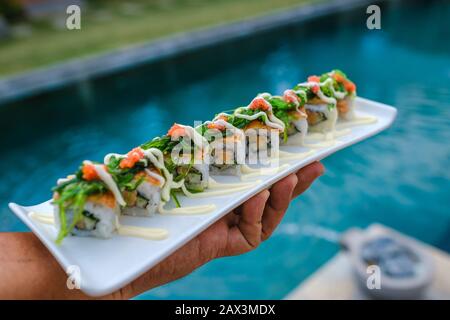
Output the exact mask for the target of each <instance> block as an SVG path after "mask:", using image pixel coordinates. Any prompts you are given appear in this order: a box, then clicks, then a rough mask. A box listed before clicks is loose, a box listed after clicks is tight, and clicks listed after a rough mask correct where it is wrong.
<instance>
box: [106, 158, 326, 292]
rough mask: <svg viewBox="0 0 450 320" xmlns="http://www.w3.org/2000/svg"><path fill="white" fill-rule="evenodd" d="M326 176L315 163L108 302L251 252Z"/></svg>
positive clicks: (256, 198)
mask: <svg viewBox="0 0 450 320" xmlns="http://www.w3.org/2000/svg"><path fill="white" fill-rule="evenodd" d="M323 172H324V167H323V165H322V164H321V163H320V162H314V163H312V164H310V165H308V166H306V167H304V168H302V169H301V170H299V171H298V172H297V173H295V174H291V175H289V176H287V177H286V178H284V179H283V180H281V181H279V182H277V183H275V184H274V185H273V186H272V187H271V188H270V189H269V190H264V191H262V192H260V193H259V194H257V195H255V196H254V197H253V198H251V199H249V200H248V201H246V202H245V203H244V204H242V205H241V206H240V207H238V208H236V209H235V210H233V211H232V212H230V213H229V214H227V215H226V216H225V217H223V218H222V219H220V220H219V221H217V222H215V223H214V224H213V225H212V226H210V227H209V228H208V229H206V230H205V231H204V232H202V233H201V234H199V235H198V236H197V237H196V238H194V239H193V240H191V241H190V242H188V243H187V244H186V245H185V246H183V247H182V248H180V249H179V250H178V251H176V252H175V253H173V254H172V255H171V256H169V257H168V258H167V259H165V260H164V261H162V262H161V263H159V264H158V265H157V266H155V267H154V268H153V269H151V270H150V271H148V272H147V273H145V274H143V275H142V276H141V277H139V278H138V279H136V280H134V281H133V282H132V283H130V284H129V285H127V286H126V287H124V288H122V289H121V290H119V291H117V292H115V293H113V294H112V295H110V296H107V297H106V298H118V299H125V298H131V297H134V296H136V295H138V294H140V293H142V292H144V291H147V290H149V289H151V288H154V287H156V286H160V285H162V284H165V283H167V282H170V281H174V280H176V279H178V278H181V277H183V276H185V275H187V274H189V273H191V272H192V271H194V270H195V269H197V268H198V267H200V266H201V265H203V264H205V263H207V262H208V261H210V260H213V259H216V258H220V257H226V256H233V255H239V254H243V253H246V252H249V251H251V250H253V249H255V248H257V247H258V246H259V244H260V243H261V242H262V241H264V240H267V239H268V238H269V237H270V236H271V235H272V233H273V232H274V230H275V229H276V227H277V226H278V225H279V223H280V222H281V220H282V218H283V216H284V214H285V213H286V210H287V208H288V206H289V204H290V202H291V200H292V199H293V198H295V197H297V196H299V195H300V194H302V193H303V192H304V191H305V190H306V189H308V188H309V186H310V185H311V184H312V183H313V182H314V180H315V179H316V178H318V177H319V176H321V175H322V174H323Z"/></svg>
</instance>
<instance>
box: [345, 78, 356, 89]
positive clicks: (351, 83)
mask: <svg viewBox="0 0 450 320" xmlns="http://www.w3.org/2000/svg"><path fill="white" fill-rule="evenodd" d="M344 87H345V90H347V91H348V92H355V91H356V86H355V84H354V83H353V82H351V81H349V80H347V82H346V83H345V84H344Z"/></svg>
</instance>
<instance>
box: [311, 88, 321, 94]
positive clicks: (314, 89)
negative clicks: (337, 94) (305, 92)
mask: <svg viewBox="0 0 450 320" xmlns="http://www.w3.org/2000/svg"><path fill="white" fill-rule="evenodd" d="M319 89H320V88H319V86H313V87H312V88H311V91H312V92H314V93H316V94H317V92H319Z"/></svg>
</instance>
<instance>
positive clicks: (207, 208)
mask: <svg viewBox="0 0 450 320" xmlns="http://www.w3.org/2000/svg"><path fill="white" fill-rule="evenodd" d="M164 205H165V202H162V201H161V203H160V204H159V206H158V211H159V213H161V214H173V215H195V214H205V213H209V212H211V211H214V210H216V208H217V207H216V205H214V204H206V205H200V206H190V207H181V208H173V209H164Z"/></svg>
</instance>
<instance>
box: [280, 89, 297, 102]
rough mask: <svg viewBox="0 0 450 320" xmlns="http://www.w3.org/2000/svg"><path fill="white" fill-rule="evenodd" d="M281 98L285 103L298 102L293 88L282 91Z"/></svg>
mask: <svg viewBox="0 0 450 320" xmlns="http://www.w3.org/2000/svg"><path fill="white" fill-rule="evenodd" d="M283 99H284V101H286V102H287V103H293V104H297V103H298V102H300V99H299V98H298V97H297V94H296V93H295V92H294V90H286V91H284V93H283Z"/></svg>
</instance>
